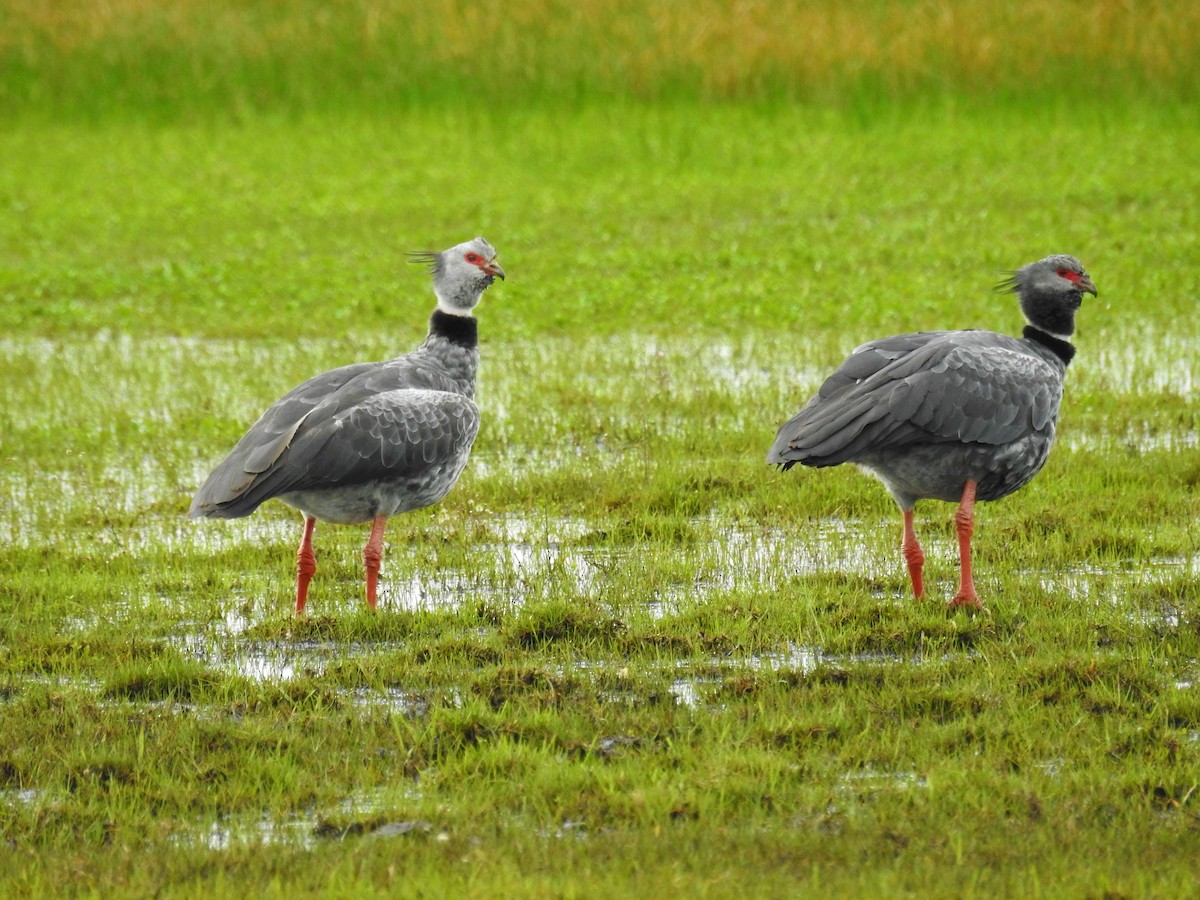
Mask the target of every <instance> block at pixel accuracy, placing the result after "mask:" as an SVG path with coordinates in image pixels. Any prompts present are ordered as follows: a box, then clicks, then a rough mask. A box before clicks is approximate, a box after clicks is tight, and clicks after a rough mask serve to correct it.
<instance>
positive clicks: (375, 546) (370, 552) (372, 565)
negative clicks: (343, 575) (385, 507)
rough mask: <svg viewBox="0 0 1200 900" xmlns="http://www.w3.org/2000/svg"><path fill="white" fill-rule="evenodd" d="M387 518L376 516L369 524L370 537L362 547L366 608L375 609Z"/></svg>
mask: <svg viewBox="0 0 1200 900" xmlns="http://www.w3.org/2000/svg"><path fill="white" fill-rule="evenodd" d="M385 528H387V516H376V517H375V521H373V522H372V523H371V536H370V537H369V538H367V545H366V546H365V547H363V565H365V566H366V567H367V606H369V607H370V608H371V609H374V608H375V591H376V587H377V586H378V584H379V567H380V565H381V564H382V563H383V532H384V529H385Z"/></svg>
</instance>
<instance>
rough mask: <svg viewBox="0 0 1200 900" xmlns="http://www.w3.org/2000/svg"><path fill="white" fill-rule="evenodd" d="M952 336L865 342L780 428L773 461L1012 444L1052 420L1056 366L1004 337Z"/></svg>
mask: <svg viewBox="0 0 1200 900" xmlns="http://www.w3.org/2000/svg"><path fill="white" fill-rule="evenodd" d="M949 334H951V333H945V332H943V333H940V334H938V333H934V334H932V335H930V339H929V340H927V341H924V342H919V341H917V340H916V338H919V337H920V336H919V335H902V336H900V338H897V339H892V340H895V341H896V342H897V343H894V344H891V345H889V344H888V342H886V341H885V342H877V343H876V344H873V345H864V347H863V348H859V350H858V351H856V352H855V353H854V354H852V355H851V357H850V358H849V359H848V360H847V361H846V363H844V364H843V366H842V367H841V368H840V369H839V370H838V371H837V372H835V373H834V375H832V376H830V379H828V380H827V382H826V384H825V385H823V386H822V389H821V391H819V392H818V394H817V395H816V396H815V397H814V398H813V399H812V400H811V401H810V402H809V404H808V405H807V406H805V408H804V409H802V410H801V411H800V413H798V414H797V415H796V416H795V417H794V418H792V419H791V420H790V421H789V422H787V423H785V424H784V425H783V426H782V427H781V428H780V429H779V433H778V435H777V436H776V440H775V444H774V445H773V446H772V448H771V452H770V454H769V456H768V461H769V462H773V463H783V464H785V465H788V464H794V463H797V462H801V463H804V464H806V465H813V466H826V465H837V464H838V463H843V462H849V461H853V460H855V459H856V458H858V457H859V456H861V454H863V453H865V452H868V451H869V452H880V451H884V452H886V451H887V450H889V449H898V448H901V447H905V446H909V445H911V444H915V443H948V442H958V443H964V442H966V443H981V444H1005V443H1008V442H1010V441H1013V440H1016V439H1017V438H1019V437H1021V436H1022V435H1024V434H1029V433H1031V432H1032V431H1041V430H1042V429H1044V428H1045V427H1046V426H1047V423H1049V422H1050V421H1052V420H1053V418H1054V417H1055V415H1056V414H1057V412H1058V405H1059V401H1060V400H1061V396H1062V381H1061V373H1058V372H1056V371H1055V370H1054V369H1053V368H1052V367H1051V366H1050V364H1049V363H1047V362H1046V361H1045V360H1043V359H1041V358H1040V357H1037V356H1034V355H1032V354H1030V353H1029V352H1028V351H1025V350H1024V349H1023V348H1022V347H1021V345H1020V344H1019V343H1018V342H1017V341H1016V340H1015V339H1011V338H1006V337H1005V336H1003V335H994V334H991V333H990V332H957V333H953V338H950V337H948V335H949ZM906 344H909V345H912V349H911V350H909V352H907V353H904V352H902V351H903V349H904V346H905V345H906ZM862 353H865V354H866V356H865V357H862V356H860V354H862ZM889 356H891V357H892V358H891V359H888V357H889ZM856 357H858V358H856ZM872 369H873V371H871V370H872ZM863 372H868V373H869V374H866V375H865V377H861V376H862V373H863Z"/></svg>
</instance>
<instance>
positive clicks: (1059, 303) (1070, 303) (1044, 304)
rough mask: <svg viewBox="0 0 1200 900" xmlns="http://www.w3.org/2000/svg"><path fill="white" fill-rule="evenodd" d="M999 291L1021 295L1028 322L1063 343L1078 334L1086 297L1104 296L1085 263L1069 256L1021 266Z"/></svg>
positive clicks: (1053, 257)
mask: <svg viewBox="0 0 1200 900" xmlns="http://www.w3.org/2000/svg"><path fill="white" fill-rule="evenodd" d="M996 290H999V291H1008V292H1010V293H1014V294H1017V295H1018V296H1019V297H1020V298H1021V311H1022V312H1024V313H1025V319H1026V321H1027V322H1029V324H1030V325H1032V326H1033V327H1034V328H1037V329H1039V330H1041V331H1044V332H1046V333H1047V334H1050V335H1053V336H1054V337H1057V338H1061V339H1062V340H1066V339H1067V338H1069V337H1070V336H1071V334H1072V333H1073V332H1074V331H1075V311H1076V310H1077V309H1079V307H1080V306H1081V305H1082V304H1083V295H1084V294H1085V293H1088V294H1091V295H1092V296H1093V297H1098V296H1100V295H1099V293H1098V292H1097V291H1096V285H1094V284H1092V279H1091V278H1090V277H1089V276H1088V273H1087V272H1085V271H1084V269H1083V263H1081V262H1080V261H1079V260H1077V259H1076V258H1075V257H1073V256H1067V255H1066V254H1065V253H1059V254H1055V255H1054V256H1047V257H1046V258H1045V259H1039V260H1038V261H1037V262H1031V263H1029V264H1028V265H1025V266H1021V268H1019V269H1017V270H1016V271H1015V272H1013V273H1012V274H1011V275H1010V276H1009V277H1008V278H1006V279H1005V280H1004V281H1002V282H1001V283H1000V284H999V285H997V287H996Z"/></svg>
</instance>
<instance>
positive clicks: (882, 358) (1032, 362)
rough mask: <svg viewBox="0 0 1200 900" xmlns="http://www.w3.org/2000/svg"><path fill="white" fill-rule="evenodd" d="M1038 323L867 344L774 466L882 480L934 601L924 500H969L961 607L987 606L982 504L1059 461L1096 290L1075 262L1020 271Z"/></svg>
mask: <svg viewBox="0 0 1200 900" xmlns="http://www.w3.org/2000/svg"><path fill="white" fill-rule="evenodd" d="M997 289H998V290H1002V291H1007V292H1010V293H1016V294H1017V295H1018V296H1019V297H1020V300H1021V310H1022V312H1024V314H1025V319H1026V321H1027V322H1028V325H1026V327H1025V331H1024V336H1023V337H1020V338H1013V337H1009V336H1007V335H1003V334H996V333H995V332H992V331H925V332H920V333H918V334H901V335H897V336H896V337H890V338H884V339H883V340H879V341H872V342H871V343H868V344H863V345H862V346H861V347H858V348H857V349H856V350H854V352H853V353H851V354H850V356H849V357H848V358H847V359H846V361H845V362H843V363H842V365H841V366H840V367H839V368H838V370H837V371H836V372H834V373H833V374H832V375H831V376H829V378H828V379H826V381H825V383H824V384H822V385H821V389H820V390H819V391H818V392H817V394H816V396H815V397H813V398H812V399H811V400H810V401H809V402H808V404H807V405H806V406H805V407H804V408H803V409H802V410H800V412H799V413H798V414H797V415H796V416H795V417H794V418H792V419H791V420H790V421H788V422H787V423H785V424H784V425H783V426H782V427H781V428H780V429H779V433H778V434H777V435H776V437H775V443H774V444H772V445H771V450H770V452H769V453H768V454H767V462H768V463H771V464H777V465H781V466H782V467H783V468H784V469H790V468H791V467H792V466H794V465H795V464H796V463H800V464H801V465H805V466H814V467H820V466H836V465H838V464H840V463H845V462H849V463H854V464H856V465H858V466H859V467H860V468H862V469H865V470H867V471H868V472H870V473H871V474H873V475H875V476H876V477H877V478H879V480H880V481H882V482H883V484H884V486H885V487H886V488H887V489H888V490H889V491H890V492H891V494H892V497H893V498H894V499H895V501H896V504H897V505H898V506H899V507H900V511H901V513H902V514H903V516H904V538H903V542H902V545H901V546H902V550H903V554H904V559H905V562H906V563H907V564H908V572H909V577H910V578H911V580H912V588H913V594H914V595H915V596H917V597H921V596H923V595H924V593H925V587H924V581H923V580H922V566H923V565H924V562H925V555H924V553H922V551H921V545H920V544H919V543H918V542H917V536H916V533H915V532H914V530H913V506H914V504H915V503H916V501H917V500H924V499H935V500H948V501H951V502H953V501H958V510H957V512H956V513H955V516H954V521H955V525H956V530H957V532H958V545H959V552H960V565H961V578H960V581H959V588H958V593H957V594H955V596H954V599H953V600H951V601H950V607H951V609H953V608H955V607H959V606H968V607H974V608H975V609H979V608H982V604H981V603H980V601H979V598H978V596H977V595H976V593H975V585H974V582H973V580H972V577H971V534H972V532H973V531H974V527H975V525H974V523H975V516H974V505H975V501H976V500H998V499H999V498H1001V497H1005V496H1007V495H1009V494H1011V493H1012V492H1013V491H1015V490H1017V489H1018V488H1020V487H1022V486H1024V485H1025V484H1026V483H1027V482H1028V481H1029V480H1030V479H1031V478H1033V476H1034V475H1036V474H1037V472H1038V470H1039V469H1041V467H1042V465H1043V464H1044V463H1045V462H1046V457H1047V456H1048V455H1049V454H1050V445H1051V444H1052V443H1053V442H1054V426H1055V421H1056V420H1057V418H1058V407H1059V403H1060V402H1061V400H1062V390H1063V376H1064V375H1065V374H1066V369H1067V364H1068V363H1069V362H1070V361H1071V358H1072V357H1073V356H1074V355H1075V348H1074V347H1073V346H1072V345H1071V344H1070V343H1069V341H1068V338H1070V336H1071V334H1072V333H1073V332H1074V330H1075V312H1076V310H1078V309H1079V307H1080V305H1081V304H1082V303H1083V294H1084V292H1085V291H1086V292H1087V293H1089V294H1092V295H1093V296H1098V295H1097V293H1096V286H1095V285H1094V284H1092V280H1091V278H1089V277H1088V274H1087V272H1085V271H1084V270H1083V265H1082V264H1081V263H1080V262H1079V260H1077V259H1075V257H1073V256H1065V255H1057V256H1047V257H1046V258H1045V259H1041V260H1038V261H1037V262H1034V263H1030V264H1029V265H1027V266H1023V267H1022V268H1020V269H1018V270H1017V271H1015V272H1013V273H1012V276H1011V278H1009V279H1007V280H1005V281H1004V282H1003V283H1001V284H1000V285H999V287H998V288H997Z"/></svg>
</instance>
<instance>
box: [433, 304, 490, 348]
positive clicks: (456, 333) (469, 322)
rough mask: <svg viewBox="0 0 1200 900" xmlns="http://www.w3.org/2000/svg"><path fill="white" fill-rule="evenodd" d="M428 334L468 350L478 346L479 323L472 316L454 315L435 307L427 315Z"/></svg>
mask: <svg viewBox="0 0 1200 900" xmlns="http://www.w3.org/2000/svg"><path fill="white" fill-rule="evenodd" d="M429 334H430V336H431V337H432V336H434V335H436V336H437V337H440V338H444V339H446V340H448V341H449V342H450V343H452V344H458V345H459V346H460V347H466V348H467V349H468V350H474V349H475V348H476V347H477V346H479V325H478V322H476V320H475V317H474V316H455V315H451V314H450V313H447V312H442V311H441V310H440V309H435V310H434V311H433V315H432V316H430V317H429Z"/></svg>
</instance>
